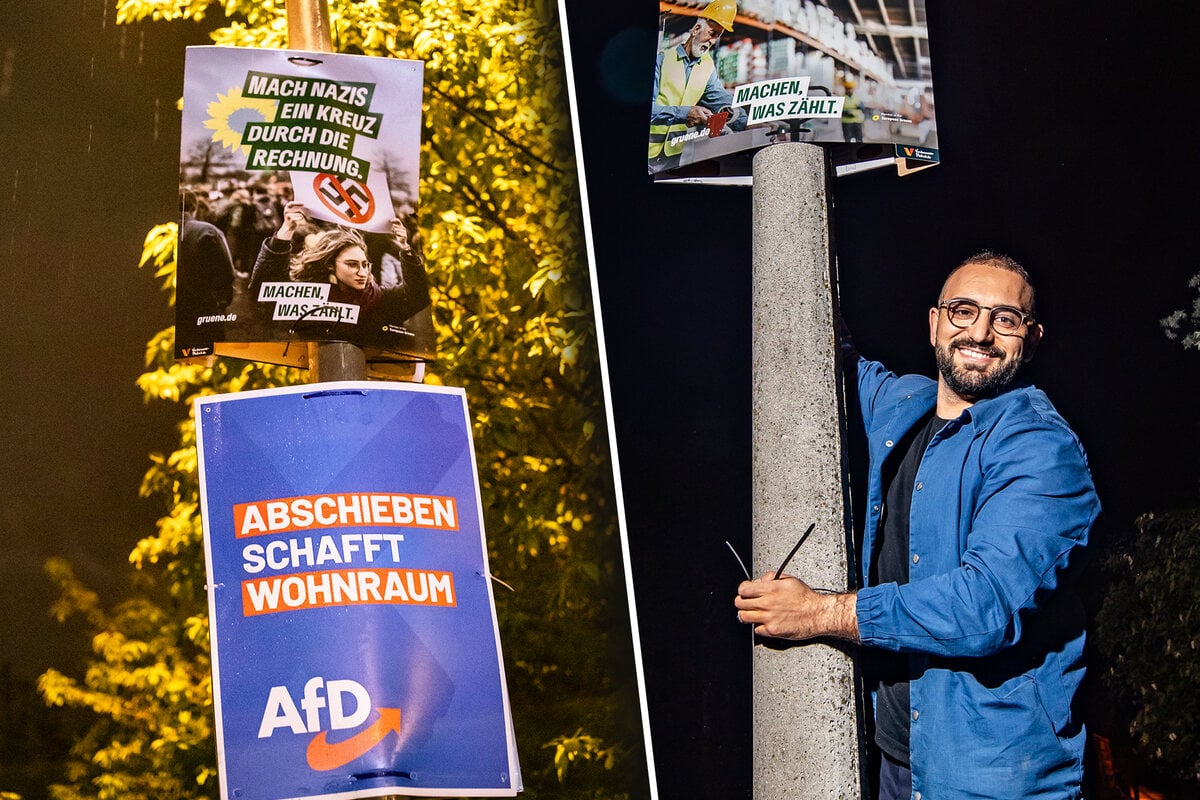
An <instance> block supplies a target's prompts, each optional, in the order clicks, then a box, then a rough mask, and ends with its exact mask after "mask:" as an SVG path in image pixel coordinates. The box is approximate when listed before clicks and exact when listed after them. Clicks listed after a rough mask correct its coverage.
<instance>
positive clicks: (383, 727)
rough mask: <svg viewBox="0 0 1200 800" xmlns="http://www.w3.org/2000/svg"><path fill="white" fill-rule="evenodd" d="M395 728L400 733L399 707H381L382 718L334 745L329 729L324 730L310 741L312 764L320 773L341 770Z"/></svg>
mask: <svg viewBox="0 0 1200 800" xmlns="http://www.w3.org/2000/svg"><path fill="white" fill-rule="evenodd" d="M391 731H396V732H397V733H399V732H400V709H398V708H381V709H379V719H377V720H375V722H374V723H372V724H371V726H370V727H369V728H367V729H365V730H361V731H359V732H358V733H356V734H354V735H353V736H351V737H350V738H349V739H346V740H345V741H343V742H334V743H332V744H330V743H329V742H328V741H327V740H326V738H325V737H326V733H327V731H321V732H320V733H318V734H317V735H316V736H315V737H314V738H313V740H312V741H311V742H309V743H308V752H307V754H306V755H307V758H308V765H309V766H310V767H312V768H313V769H315V770H317V771H318V772H326V771H328V770H331V769H337V768H338V767H341V766H344V765H346V764H349V763H350V762H351V761H353V760H354V759H356V758H358V757H359V756H361V755H364V754H365V753H366V752H367V751H368V750H370V749H371V748H372V747H374V746H375V745H377V744H379V743H380V742H382V741H383V738H384V737H385V736H387V735H388V733H390V732H391Z"/></svg>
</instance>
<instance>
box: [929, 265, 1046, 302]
mask: <svg viewBox="0 0 1200 800" xmlns="http://www.w3.org/2000/svg"><path fill="white" fill-rule="evenodd" d="M975 265H979V266H984V267H994V268H995V269H1002V270H1005V271H1006V272H1012V273H1015V274H1017V275H1019V276H1021V280H1023V281H1025V284H1026V285H1027V286H1028V287H1029V308H1027V309H1025V310H1026V311H1028V312H1029V314H1030V315H1031V316H1036V315H1037V289H1036V288H1035V287H1034V285H1033V280H1032V279H1030V277H1029V271H1028V270H1026V269H1025V267H1023V266H1022V265H1021V263H1020V262H1019V261H1017V260H1016V259H1015V258H1013V257H1011V256H1006V255H1004V254H1003V253H996V252H993V251H991V250H980V251H979V252H978V253H975V254H974V255H971V256H968V257H967V258H965V259H963V261H962V263H960V264H959V265H958V266H957V267H955V268H954V269H952V270H950V274H949V275H947V276H946V280H944V281H942V289H941V291H940V292H939V293H938V302H939V303H940V302H941V301H943V300H945V299H946V298H945V296H944V295H945V292H946V284H947V283H949V282H950V279H951V278H952V277H954V273H956V272H958V271H959V270H960V269H962V268H963V267H971V266H975Z"/></svg>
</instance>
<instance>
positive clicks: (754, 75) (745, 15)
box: [647, 0, 938, 184]
mask: <svg viewBox="0 0 1200 800" xmlns="http://www.w3.org/2000/svg"><path fill="white" fill-rule="evenodd" d="M658 5H659V37H658V49H657V54H656V57H655V63H654V87H653V92H652V99H651V105H650V137H649V138H650V151H649V160H648V162H647V163H648V167H649V171H650V174H651V175H652V176H654V178H655V179H656V180H684V181H689V182H699V183H743V184H744V183H748V182H749V177H750V175H751V169H750V161H751V159H752V157H753V155H754V153H755V152H757V151H758V150H759V149H761V148H763V147H765V146H767V145H770V144H774V143H776V142H813V143H816V144H820V145H823V146H826V147H827V148H828V149H829V150H830V151H831V156H832V161H833V164H834V166H835V167H836V168H837V172H838V174H844V173H846V172H852V171H858V170H861V169H869V168H873V167H877V166H884V165H889V164H893V163H894V164H896V166H897V168H898V169H899V170H900V171H901V174H905V173H906V172H908V171H911V170H912V169H915V168H919V167H917V166H915V165H932V164H936V163H937V161H938V142H937V122H936V118H935V115H934V100H933V78H932V72H931V66H930V59H929V38H928V31H927V26H926V23H925V2H924V0H913V2H910V3H908V4H907V5H906V6H905V7H903V8H896V7H891V6H889V7H888V8H884V7H883V6H870V7H868V6H866V5H864V4H862V3H858V4H856V3H853V2H850V0H829V2H822V3H816V2H812V1H811V0H793V2H787V3H779V2H776V0H711V2H710V1H709V0H676V2H661V3H659V4H658Z"/></svg>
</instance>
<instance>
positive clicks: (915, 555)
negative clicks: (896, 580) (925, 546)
mask: <svg viewBox="0 0 1200 800" xmlns="http://www.w3.org/2000/svg"><path fill="white" fill-rule="evenodd" d="M920 560H921V556H920V554H919V553H913V563H914V564H916V563H917V562H919V561H920Z"/></svg>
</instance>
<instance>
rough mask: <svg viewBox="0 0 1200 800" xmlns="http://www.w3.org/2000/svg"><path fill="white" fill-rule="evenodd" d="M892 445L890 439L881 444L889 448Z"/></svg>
mask: <svg viewBox="0 0 1200 800" xmlns="http://www.w3.org/2000/svg"><path fill="white" fill-rule="evenodd" d="M893 444H895V442H893V441H892V440H891V439H888V440H887V441H886V442H884V443H883V446H884V447H891V446H892V445H893Z"/></svg>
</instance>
